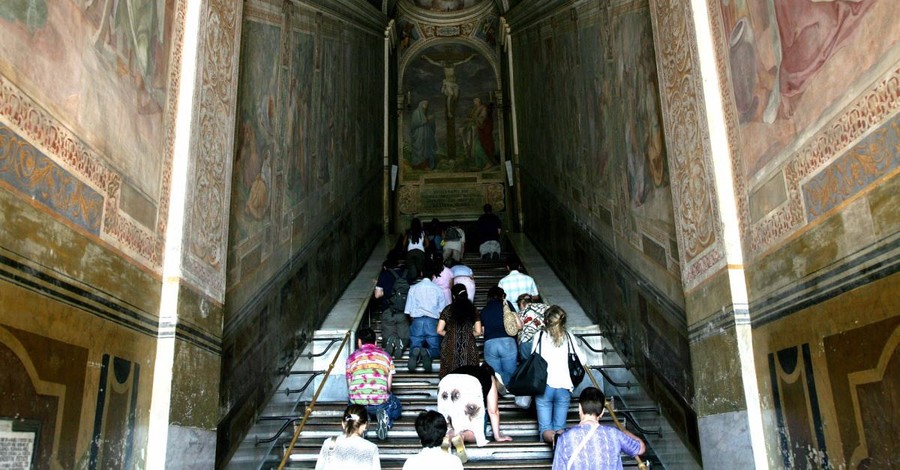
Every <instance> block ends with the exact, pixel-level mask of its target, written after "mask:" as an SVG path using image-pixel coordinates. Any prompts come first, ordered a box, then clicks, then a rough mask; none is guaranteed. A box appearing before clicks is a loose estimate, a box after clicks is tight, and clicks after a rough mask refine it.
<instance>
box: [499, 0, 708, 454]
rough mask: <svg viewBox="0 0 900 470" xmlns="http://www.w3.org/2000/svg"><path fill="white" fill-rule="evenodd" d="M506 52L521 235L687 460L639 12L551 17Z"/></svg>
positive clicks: (644, 17) (674, 252)
mask: <svg viewBox="0 0 900 470" xmlns="http://www.w3.org/2000/svg"><path fill="white" fill-rule="evenodd" d="M551 11H552V9H551ZM516 20H517V18H516V17H515V15H511V16H510V22H511V24H512V26H513V31H516V28H515V26H516V23H515V21H516ZM512 41H513V45H512V47H513V51H514V56H513V64H514V65H513V66H514V67H515V83H514V84H513V85H514V86H515V94H516V97H517V102H516V109H517V114H518V129H519V149H520V153H521V157H520V158H521V163H520V167H521V170H520V171H521V175H522V176H521V177H522V199H523V202H522V205H523V210H524V218H525V222H524V226H525V232H526V233H527V234H528V236H529V237H530V238H531V239H532V240H533V242H534V243H535V245H536V246H538V247H539V248H540V249H541V251H542V253H543V255H544V256H545V257H546V258H547V259H548V261H550V262H551V263H552V264H553V266H554V270H555V271H556V272H557V273H559V274H560V276H561V277H562V278H563V279H564V281H565V282H566V284H567V285H568V286H569V287H570V289H572V291H573V293H574V294H575V295H576V296H577V297H578V299H579V302H580V303H581V305H583V306H584V307H585V311H587V312H591V314H592V315H593V316H594V318H595V320H596V321H597V322H598V323H600V325H601V327H602V328H603V330H604V331H605V332H606V334H607V336H608V337H609V339H610V340H611V341H612V342H613V343H614V344H616V346H617V348H619V350H620V354H621V355H622V356H623V357H625V358H627V360H628V361H629V362H630V363H632V364H635V365H637V370H639V371H642V372H641V373H642V377H641V380H642V383H643V384H644V385H645V387H646V388H647V389H648V390H649V391H650V392H651V393H653V394H654V398H655V399H657V400H660V401H661V404H662V406H663V408H664V409H665V410H666V413H667V415H668V416H669V417H670V418H671V419H672V420H673V421H674V423H673V424H674V425H675V426H676V427H677V428H678V429H679V431H680V432H681V434H682V435H683V436H684V437H685V440H687V441H690V444H691V445H692V446H693V447H694V449H695V450H696V449H697V447H698V446H699V443H698V440H699V438H698V436H697V434H696V421H695V420H696V417H695V415H694V411H693V409H692V408H691V403H692V400H693V394H694V384H693V378H692V377H691V360H690V352H689V345H688V339H687V336H688V332H687V327H686V326H687V318H686V316H685V305H684V297H683V295H682V290H681V278H680V263H679V254H678V249H677V241H676V234H675V218H674V215H673V209H672V205H673V203H672V188H671V185H670V181H669V174H668V167H669V164H668V160H667V150H666V145H665V141H664V139H663V128H662V113H661V108H660V96H659V91H658V90H659V84H658V78H657V74H656V69H657V65H656V58H655V46H654V43H653V30H652V26H651V21H650V13H649V8H648V4H647V2H645V1H627V2H611V3H609V4H607V3H606V2H604V3H603V5H598V4H595V5H584V6H580V7H576V8H572V9H568V10H564V11H563V12H560V13H557V14H552V13H550V14H548V15H545V16H544V17H542V19H540V20H539V21H537V22H536V23H535V24H533V25H532V26H529V27H528V28H526V29H524V30H522V31H520V32H519V33H518V34H516V33H513V36H512ZM598 286H606V287H605V288H603V289H598Z"/></svg>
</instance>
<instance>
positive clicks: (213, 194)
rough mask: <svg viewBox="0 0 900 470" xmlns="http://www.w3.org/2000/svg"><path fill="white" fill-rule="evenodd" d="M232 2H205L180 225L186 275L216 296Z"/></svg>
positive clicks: (221, 273)
mask: <svg viewBox="0 0 900 470" xmlns="http://www.w3.org/2000/svg"><path fill="white" fill-rule="evenodd" d="M239 8H240V2H239V1H237V0H210V1H209V3H208V4H207V10H206V12H207V14H206V17H205V21H204V22H203V25H204V28H203V32H202V35H201V37H202V38H203V44H202V46H201V50H200V54H201V58H200V62H201V64H202V65H203V67H202V76H201V80H200V96H199V100H198V104H199V111H198V112H197V113H196V114H195V116H196V117H195V118H196V119H197V120H198V126H197V127H198V129H199V136H200V137H199V139H198V140H196V141H195V142H196V144H195V146H194V148H193V149H192V151H193V152H196V158H195V164H194V165H193V166H192V167H191V168H192V171H193V172H194V175H193V178H192V179H191V180H192V181H194V184H193V185H191V187H190V188H189V190H190V196H189V197H188V201H189V202H190V203H191V204H192V206H191V207H190V214H191V216H190V219H189V220H187V221H186V224H185V225H186V227H187V230H186V237H187V243H188V246H189V250H188V252H189V255H188V256H186V257H185V260H184V263H185V271H186V274H188V275H190V276H191V277H193V278H195V279H196V280H198V281H200V282H199V284H200V287H201V288H203V289H204V290H205V291H207V293H210V294H212V295H214V297H216V298H221V297H222V296H224V289H225V263H224V258H225V249H226V247H227V236H228V233H227V229H226V227H227V226H228V216H229V210H228V201H229V198H228V190H229V181H228V179H229V178H230V174H231V172H230V161H231V154H232V151H233V140H234V125H233V121H232V116H234V110H235V106H236V104H237V67H238V64H237V57H236V54H235V50H236V48H237V44H238V41H239V39H238V38H237V37H236V36H237V34H236V29H237V28H236V26H237V18H238V15H237V13H236V12H237V11H238V9H239Z"/></svg>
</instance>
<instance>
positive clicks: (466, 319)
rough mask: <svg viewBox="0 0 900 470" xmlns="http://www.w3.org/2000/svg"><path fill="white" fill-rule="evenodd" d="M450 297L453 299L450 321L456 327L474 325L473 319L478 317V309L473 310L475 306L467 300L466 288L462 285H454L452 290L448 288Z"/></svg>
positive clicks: (467, 292)
mask: <svg viewBox="0 0 900 470" xmlns="http://www.w3.org/2000/svg"><path fill="white" fill-rule="evenodd" d="M450 296H451V297H452V298H453V303H452V304H451V306H452V308H453V309H452V311H451V312H452V313H451V315H450V321H451V322H453V323H454V324H456V325H466V324H472V325H474V324H475V319H476V318H477V316H478V309H476V308H475V304H473V303H472V301H470V300H469V291H468V289H466V286H464V285H462V284H454V285H453V287H452V288H450Z"/></svg>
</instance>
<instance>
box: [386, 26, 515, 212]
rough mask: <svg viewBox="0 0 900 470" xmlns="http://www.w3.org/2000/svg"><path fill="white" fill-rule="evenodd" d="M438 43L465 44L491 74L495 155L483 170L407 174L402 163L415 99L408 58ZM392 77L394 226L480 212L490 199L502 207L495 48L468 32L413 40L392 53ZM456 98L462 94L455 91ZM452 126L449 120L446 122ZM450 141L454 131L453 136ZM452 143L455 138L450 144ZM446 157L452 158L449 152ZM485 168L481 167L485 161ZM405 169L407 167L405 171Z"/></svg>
mask: <svg viewBox="0 0 900 470" xmlns="http://www.w3.org/2000/svg"><path fill="white" fill-rule="evenodd" d="M440 46H463V47H467V48H471V49H472V50H474V51H475V52H476V53H477V54H479V55H480V56H481V58H483V59H484V60H485V61H486V62H487V64H488V65H489V67H490V70H491V73H492V76H493V86H492V87H491V88H492V89H491V90H490V91H489V92H488V95H489V98H490V100H491V102H492V104H493V105H494V107H493V116H492V119H493V125H494V126H495V127H494V135H495V136H496V139H495V142H496V144H497V148H496V152H495V155H496V158H497V162H498V164H496V165H494V166H490V168H489V169H487V170H484V171H479V170H471V169H464V170H458V171H457V170H449V171H441V170H440V169H438V168H435V171H433V172H426V173H423V174H417V175H414V176H410V175H409V174H407V172H406V170H405V169H404V168H405V167H404V158H406V157H405V154H404V144H405V143H406V142H405V140H406V139H407V133H406V130H407V127H408V126H409V123H408V122H407V118H408V116H411V115H412V110H413V109H414V106H415V105H416V103H412V102H410V101H416V100H411V99H410V98H411V97H410V94H409V93H408V92H409V90H408V89H404V87H406V86H407V78H408V77H407V75H408V74H409V73H410V70H411V67H412V63H413V59H418V58H419V57H421V55H422V54H423V53H425V52H426V51H427V50H429V49H432V48H435V47H440ZM398 62H399V64H398V80H397V90H396V93H397V95H396V96H397V98H398V99H397V104H398V109H397V123H398V133H397V143H398V146H397V148H398V149H399V154H398V156H397V161H396V163H397V165H398V167H399V169H400V171H399V174H398V188H397V190H398V197H397V207H396V211H397V212H396V213H397V214H398V216H399V219H398V220H397V223H398V224H399V227H402V226H404V225H405V223H406V221H407V220H408V219H409V218H411V217H414V216H418V217H442V216H443V217H447V216H452V217H453V218H456V219H468V218H475V217H476V216H477V215H478V214H480V212H481V206H482V205H483V204H484V203H490V204H492V205H493V206H494V207H495V209H497V210H502V209H503V208H504V207H505V186H504V184H503V181H504V177H505V170H504V162H505V153H506V152H505V138H504V135H503V129H504V123H503V113H502V109H503V98H502V91H501V90H502V85H501V72H500V64H499V60H498V57H497V52H496V51H495V50H493V49H491V48H490V47H489V46H488V45H487V44H486V43H484V42H482V41H480V40H477V39H474V38H470V37H453V38H432V39H423V40H419V41H416V42H415V43H414V44H412V45H410V48H409V49H408V50H407V51H406V52H405V53H404V54H403V56H402V57H400V58H399V59H398ZM461 98H462V97H461ZM466 108H467V104H466V103H465V102H464V101H463V100H462V99H461V100H460V101H459V103H458V104H457V108H456V109H459V110H463V109H466ZM457 114H458V115H460V116H459V117H460V118H463V119H464V118H465V115H463V112H460V111H457ZM449 127H454V126H449V125H448V128H449ZM453 138H454V142H455V136H453ZM451 145H455V144H451ZM451 153H453V154H454V157H455V156H457V155H460V153H459V152H451ZM451 160H452V158H451ZM486 168H487V167H486ZM410 173H411V171H410Z"/></svg>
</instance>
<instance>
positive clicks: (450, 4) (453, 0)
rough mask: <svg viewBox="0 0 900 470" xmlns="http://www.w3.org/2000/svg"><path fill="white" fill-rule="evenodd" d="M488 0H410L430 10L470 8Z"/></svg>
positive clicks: (441, 10)
mask: <svg viewBox="0 0 900 470" xmlns="http://www.w3.org/2000/svg"><path fill="white" fill-rule="evenodd" d="M488 1H490V0H412V3H413V4H414V5H415V6H417V7H419V8H424V9H426V10H431V11H438V12H443V11H447V12H450V11H460V10H465V9H467V8H471V7H474V6H477V5H480V4H482V3H485V2H488Z"/></svg>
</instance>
